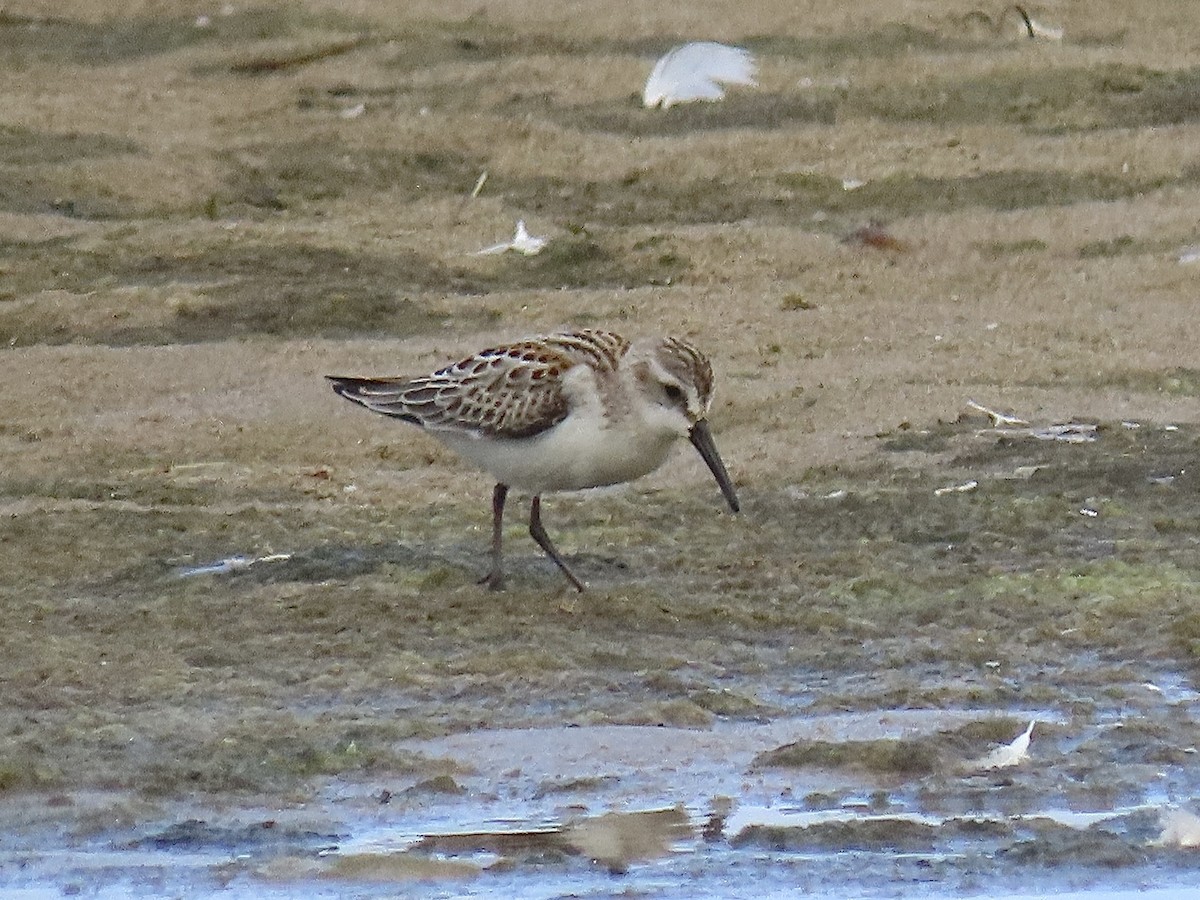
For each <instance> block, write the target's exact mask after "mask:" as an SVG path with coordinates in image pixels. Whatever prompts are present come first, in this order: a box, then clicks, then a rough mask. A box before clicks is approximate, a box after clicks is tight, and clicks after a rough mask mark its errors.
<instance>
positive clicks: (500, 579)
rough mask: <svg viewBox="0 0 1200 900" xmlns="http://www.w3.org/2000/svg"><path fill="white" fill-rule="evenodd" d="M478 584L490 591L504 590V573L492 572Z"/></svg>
mask: <svg viewBox="0 0 1200 900" xmlns="http://www.w3.org/2000/svg"><path fill="white" fill-rule="evenodd" d="M477 584H481V585H483V586H484V587H486V588H487V589H488V590H489V591H502V590H504V574H503V573H502V572H496V571H491V572H488V573H487V574H486V575H484V576H483V577H482V578H480V579H479V581H478V582H477Z"/></svg>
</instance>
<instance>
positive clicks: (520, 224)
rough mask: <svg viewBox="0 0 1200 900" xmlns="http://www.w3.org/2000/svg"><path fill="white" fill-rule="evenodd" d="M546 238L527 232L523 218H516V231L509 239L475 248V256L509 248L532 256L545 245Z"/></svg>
mask: <svg viewBox="0 0 1200 900" xmlns="http://www.w3.org/2000/svg"><path fill="white" fill-rule="evenodd" d="M546 240H547V239H546V238H544V237H537V236H535V235H532V234H530V233H529V230H528V229H527V228H526V227H525V220H524V219H518V220H517V233H516V234H514V235H513V239H512V240H511V241H504V242H502V243H499V244H492V246H490V247H484V248H483V249H482V250H476V251H475V255H476V256H491V255H494V254H496V253H506V252H507V251H509V250H515V251H516V252H517V253H524V254H525V255H526V256H533V255H534V254H537V253H540V252H541V250H542V248H543V247H545V246H546Z"/></svg>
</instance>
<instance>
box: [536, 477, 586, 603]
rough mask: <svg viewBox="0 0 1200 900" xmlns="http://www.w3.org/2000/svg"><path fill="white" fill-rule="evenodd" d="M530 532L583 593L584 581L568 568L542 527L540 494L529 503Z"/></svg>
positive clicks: (576, 588) (568, 578)
mask: <svg viewBox="0 0 1200 900" xmlns="http://www.w3.org/2000/svg"><path fill="white" fill-rule="evenodd" d="M529 534H530V536H531V537H532V538H533V539H534V540H535V541H537V543H538V546H539V547H541V548H542V549H543V550H545V551H546V555H547V556H549V557H550V558H551V559H552V560H554V564H555V565H556V566H558V568H559V569H561V570H562V573H563V574H564V575H566V576H567V581H569V582H571V584H572V585H573V586H574V587H575V590H577V591H579V592H580V593H583V582H582V581H580V580H579V579H578V578H576V577H575V573H574V572H572V571H571V570H570V569H568V568H567V564H566V563H565V562H563V558H562V557H561V556H559V555H558V551H557V550H556V549H554V544H553V543H551V542H550V535H548V534H546V529H545V528H543V527H542V498H541V496H540V495H539V496H537V497H534V498H533V503H531V504H530V505H529Z"/></svg>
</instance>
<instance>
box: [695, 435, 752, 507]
mask: <svg viewBox="0 0 1200 900" xmlns="http://www.w3.org/2000/svg"><path fill="white" fill-rule="evenodd" d="M688 439H689V440H690V441H691V442H692V446H693V447H695V448H696V449H697V450H698V451H700V455H701V456H702V457H703V458H704V462H705V463H706V464H707V465H708V470H709V471H710V472H712V473H713V477H714V478H715V479H717V485H718V486H719V487H720V488H721V493H722V494H723V495H724V496H725V501H726V502H727V503H728V504H729V508H730V509H732V510H733V511H734V512H737V511H738V510H739V509H741V505H740V504H739V503H738V498H737V492H736V491H735V490H734V489H733V481H732V480H730V478H729V473H728V472H726V471H725V464H724V463H723V462H721V454H719V453H718V452H717V445H716V444H714V443H713V439H712V432H710V431H709V430H708V422H706V421H705V420H704V419H701V420H700V421H699V422H697V423H696V424H695V425H693V426H692V430H691V431H690V432H689V433H688Z"/></svg>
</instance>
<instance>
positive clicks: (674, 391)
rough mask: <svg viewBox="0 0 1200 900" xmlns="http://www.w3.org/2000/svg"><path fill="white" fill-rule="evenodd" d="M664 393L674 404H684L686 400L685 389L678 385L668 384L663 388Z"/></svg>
mask: <svg viewBox="0 0 1200 900" xmlns="http://www.w3.org/2000/svg"><path fill="white" fill-rule="evenodd" d="M663 393H664V394H666V395H667V399H668V400H670V401H671V402H672V403H682V402H683V399H684V395H683V388H681V387H680V386H679V385H677V384H667V385H664V386H663Z"/></svg>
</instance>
